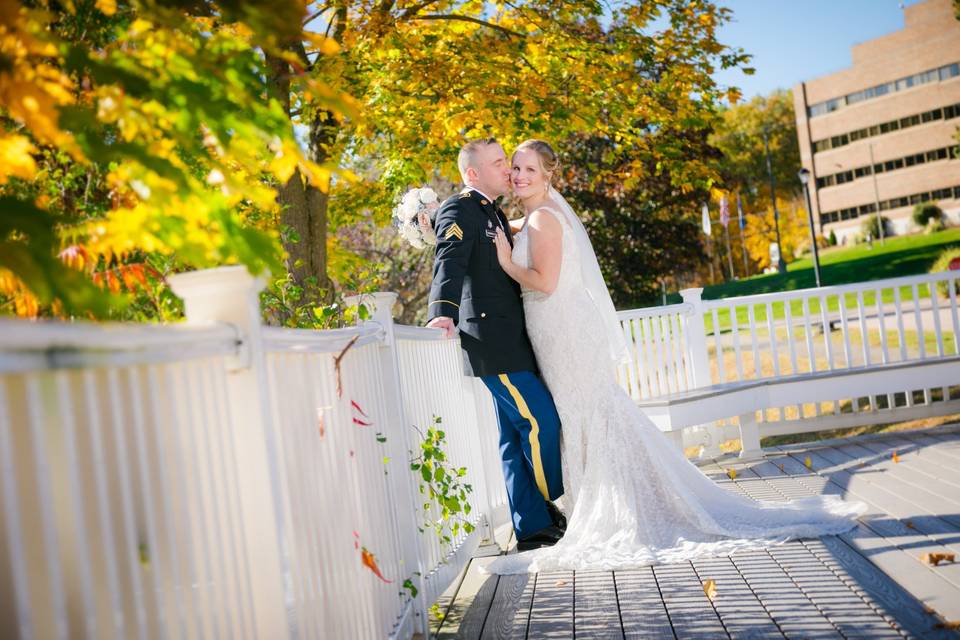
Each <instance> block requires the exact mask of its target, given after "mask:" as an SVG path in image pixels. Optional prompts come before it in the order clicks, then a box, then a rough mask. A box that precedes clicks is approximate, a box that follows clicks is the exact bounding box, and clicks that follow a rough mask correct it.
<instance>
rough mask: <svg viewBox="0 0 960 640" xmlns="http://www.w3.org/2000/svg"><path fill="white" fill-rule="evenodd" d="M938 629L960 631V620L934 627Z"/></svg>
mask: <svg viewBox="0 0 960 640" xmlns="http://www.w3.org/2000/svg"><path fill="white" fill-rule="evenodd" d="M933 626H934V627H935V628H937V629H960V620H947V621H946V622H938V623H937V624H935V625H933Z"/></svg>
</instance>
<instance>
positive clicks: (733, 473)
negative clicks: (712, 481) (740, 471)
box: [727, 468, 737, 480]
mask: <svg viewBox="0 0 960 640" xmlns="http://www.w3.org/2000/svg"><path fill="white" fill-rule="evenodd" d="M727 475H728V476H730V479H731V480H733V479H734V478H736V477H737V470H736V469H733V468H731V469H727Z"/></svg>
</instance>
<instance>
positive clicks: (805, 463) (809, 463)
mask: <svg viewBox="0 0 960 640" xmlns="http://www.w3.org/2000/svg"><path fill="white" fill-rule="evenodd" d="M803 466H805V467H806V468H807V469H813V461H812V460H810V456H807V457H806V458H804V459H803Z"/></svg>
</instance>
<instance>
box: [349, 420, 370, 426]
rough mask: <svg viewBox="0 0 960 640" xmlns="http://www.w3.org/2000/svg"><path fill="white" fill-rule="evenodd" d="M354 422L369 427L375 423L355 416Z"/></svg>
mask: <svg viewBox="0 0 960 640" xmlns="http://www.w3.org/2000/svg"><path fill="white" fill-rule="evenodd" d="M353 424H358V425H360V426H361V427H369V426H372V425H373V423H372V422H364V421H363V420H361V419H360V418H354V419H353Z"/></svg>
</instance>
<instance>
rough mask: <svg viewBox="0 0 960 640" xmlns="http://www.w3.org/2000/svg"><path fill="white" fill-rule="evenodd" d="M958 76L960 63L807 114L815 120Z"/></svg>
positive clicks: (816, 106) (871, 89) (847, 97)
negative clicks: (828, 114) (826, 114)
mask: <svg viewBox="0 0 960 640" xmlns="http://www.w3.org/2000/svg"><path fill="white" fill-rule="evenodd" d="M957 76H960V62H954V63H953V64H948V65H944V66H942V67H939V68H937V69H930V70H929V71H924V72H922V73H915V74H913V75H912V76H907V77H905V78H900V79H898V80H894V81H892V82H885V83H883V84H879V85H877V86H875V87H868V88H866V89H863V90H861V91H855V92H853V93H850V94H847V95H845V96H840V97H837V98H831V99H829V100H824V101H823V102H818V103H816V104H812V105H810V106H809V107H807V114H808V116H809V117H811V118H815V117H816V116H822V115H824V114H825V113H831V112H833V111H836V110H837V109H839V108H840V107H843V106H846V105H851V104H856V103H858V102H862V101H864V100H869V99H871V98H878V97H881V96H885V95H888V94H890V93H894V92H897V91H903V90H905V89H909V88H911V87H914V86H917V85H921V84H927V83H928V82H937V81H938V80H940V81H943V80H948V79H950V78H955V77H957Z"/></svg>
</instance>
